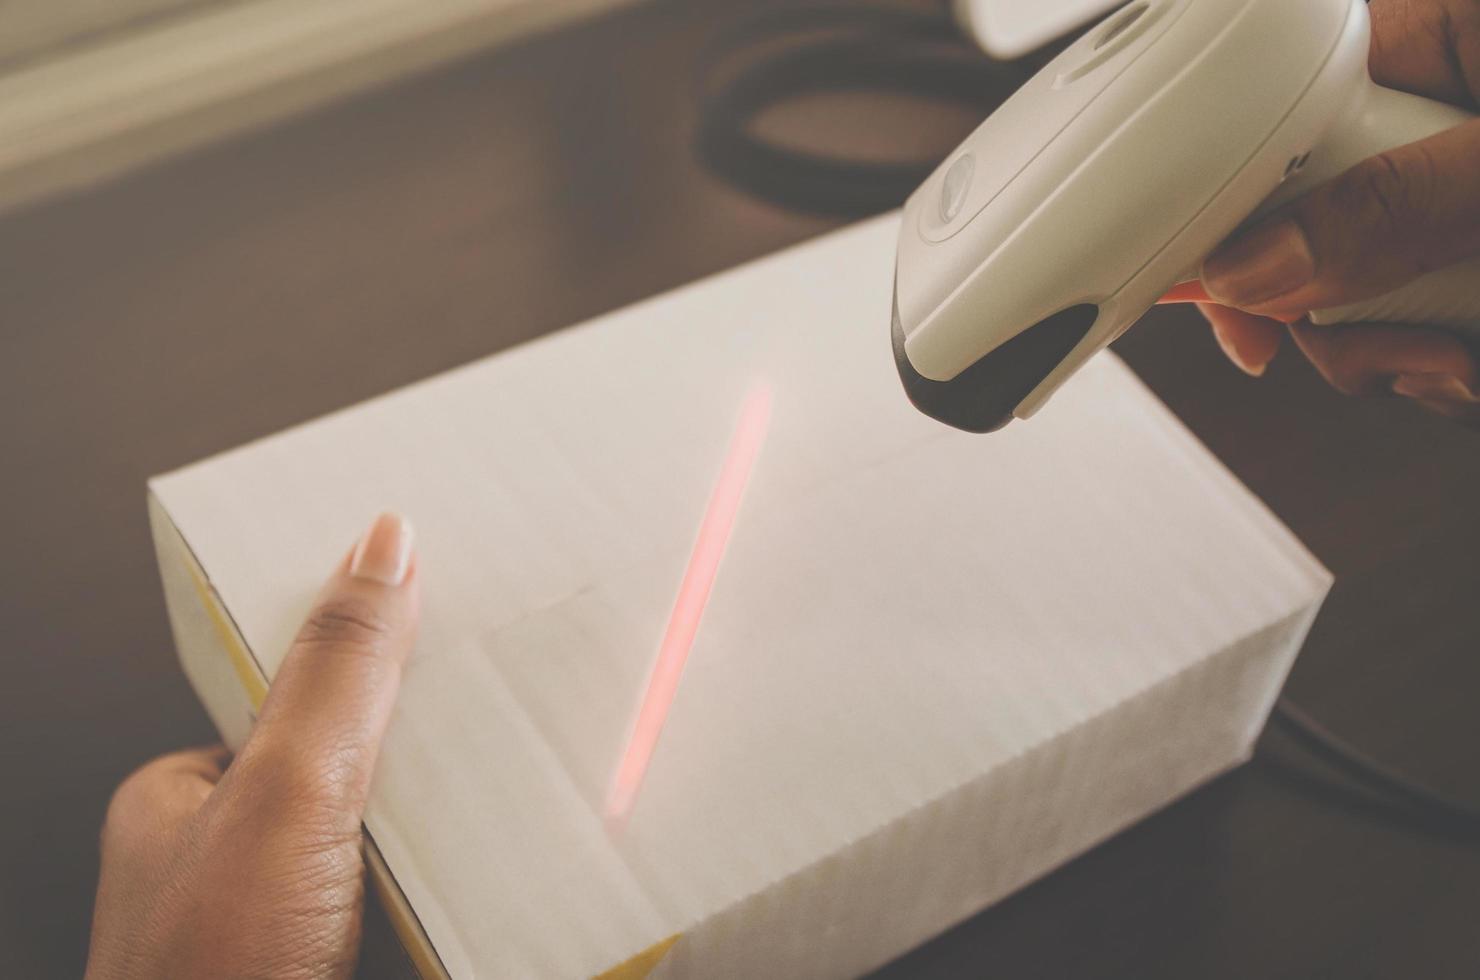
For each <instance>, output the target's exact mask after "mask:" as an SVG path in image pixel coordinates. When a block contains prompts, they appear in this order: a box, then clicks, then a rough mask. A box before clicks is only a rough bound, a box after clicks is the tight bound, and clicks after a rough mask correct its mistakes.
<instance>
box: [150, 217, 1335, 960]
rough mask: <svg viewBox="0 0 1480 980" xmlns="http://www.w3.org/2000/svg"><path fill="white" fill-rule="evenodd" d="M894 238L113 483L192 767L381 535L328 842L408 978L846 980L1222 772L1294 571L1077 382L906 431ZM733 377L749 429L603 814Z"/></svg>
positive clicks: (1241, 506)
mask: <svg viewBox="0 0 1480 980" xmlns="http://www.w3.org/2000/svg"><path fill="white" fill-rule="evenodd" d="M896 220H897V219H896V218H894V217H885V218H880V219H877V220H874V221H870V222H866V223H864V224H861V225H858V226H855V227H852V228H849V229H847V230H844V231H841V232H838V233H836V234H833V235H829V236H827V237H825V238H821V239H818V240H816V241H814V242H811V243H809V244H806V245H803V246H800V247H798V248H794V249H791V250H789V251H786V252H783V253H780V254H778V255H775V256H772V257H769V258H766V259H763V260H761V261H759V262H755V263H752V264H750V265H748V266H745V267H743V268H740V269H737V270H734V271H732V272H729V273H726V274H724V275H721V276H717V277H715V278H711V279H708V280H704V281H702V282H699V283H696V284H694V285H691V286H689V287H686V288H684V289H680V290H677V291H676V292H673V293H671V294H668V295H665V296H661V297H658V298H656V299H653V300H649V301H647V302H644V303H641V304H639V305H637V306H634V307H632V308H629V309H626V310H622V311H620V312H617V313H613V314H611V315H609V316H605V317H602V318H599V319H598V320H596V321H594V322H592V323H589V324H586V325H584V326H582V327H578V328H575V329H571V330H567V331H564V332H562V333H559V334H557V335H554V336H551V337H549V338H546V339H543V340H540V341H538V342H536V343H532V344H528V345H525V346H523V347H520V348H518V349H515V350H512V351H509V352H507V353H504V354H500V355H498V356H496V357H492V358H489V359H487V360H484V361H480V362H478V363H475V364H471V365H468V366H466V367H464V368H461V369H459V370H456V371H453V372H450V373H448V374H446V375H443V376H441V377H438V378H434V379H432V380H430V381H427V382H423V383H420V384H417V385H413V386H411V387H409V388H406V389H404V390H401V391H397V392H394V393H392V394H389V395H386V396H384V397H382V398H378V399H376V400H374V401H371V402H368V403H366V404H363V405H360V406H357V407H355V408H352V409H349V410H346V411H343V412H339V413H336V414H334V415H331V416H328V417H326V418H323V419H320V420H318V421H316V422H313V423H310V424H308V425H305V426H301V427H298V428H296V429H292V430H290V431H288V432H285V433H282V434H280V435H277V436H274V437H272V438H269V439H265V440H262V441H260V442H257V443H253V444H251V445H249V446H246V447H243V448H241V449H237V450H235V451H232V452H229V453H226V454H224V455H221V456H218V457H216V458H214V459H211V460H208V461H206V462H203V463H199V464H197V465H194V466H191V467H189V468H187V469H184V470H181V471H179V472H177V473H173V474H171V475H168V476H164V477H160V478H158V479H156V480H155V481H153V482H152V483H151V490H152V495H151V509H152V514H153V517H154V523H155V529H156V540H157V544H158V550H159V557H160V564H161V568H162V573H163V578H164V582H165V588H166V594H167V598H168V602H169V608H170V614H171V617H172V619H173V622H174V627H175V634H176V640H177V642H178V644H179V648H180V655H181V659H182V661H183V662H184V666H185V670H186V672H187V674H189V676H190V679H191V681H192V683H193V684H194V685H195V687H196V690H197V691H198V692H199V694H200V696H201V698H202V700H203V701H204V702H205V704H206V706H207V708H208V710H209V711H210V713H211V715H212V717H213V719H214V720H215V721H216V723H217V725H218V726H219V727H220V729H221V731H222V733H223V735H224V737H225V738H226V739H227V741H228V742H230V743H231V744H234V745H235V744H239V743H240V742H241V740H242V739H243V738H244V737H245V735H246V733H247V730H248V728H249V725H250V712H251V705H252V701H253V699H254V698H258V697H260V694H261V690H262V680H261V677H262V676H263V675H265V676H267V677H271V676H272V674H273V672H274V670H275V669H276V668H277V665H278V662H279V660H280V659H281V656H282V654H283V652H284V651H285V650H286V648H287V646H288V643H289V640H290V639H291V637H292V635H293V632H294V631H295V629H296V627H297V626H298V624H299V623H300V622H301V620H302V618H303V616H304V614H305V612H306V611H307V607H308V603H309V600H310V597H311V596H312V595H313V594H314V592H315V591H316V589H317V587H318V585H319V584H320V582H321V580H322V578H323V577H324V576H325V575H326V574H327V573H328V571H329V569H330V568H331V567H332V566H333V565H334V563H335V561H336V560H337V559H338V558H339V557H340V556H341V555H342V554H343V552H344V550H345V549H346V548H347V547H348V545H349V544H350V543H351V542H352V541H353V540H354V537H355V535H356V533H357V532H358V531H359V530H360V528H361V526H362V525H363V524H365V523H366V522H367V521H368V520H369V518H370V517H371V516H372V515H373V514H374V513H375V512H376V511H377V510H378V509H381V508H385V507H392V508H395V509H398V510H400V511H403V512H404V513H406V514H407V515H409V516H410V517H411V518H412V520H413V522H414V523H415V524H416V526H417V530H418V542H419V554H420V559H419V560H420V569H421V571H420V573H419V574H420V576H421V578H422V581H423V587H424V590H425V603H424V609H425V612H424V626H423V631H422V634H421V642H420V644H419V647H418V650H417V653H416V655H415V657H414V658H413V661H412V663H411V665H410V667H409V668H408V670H407V672H406V677H405V685H404V688H403V692H402V695H401V700H400V702H399V705H398V707H397V709H396V714H395V717H394V719H393V721H392V724H391V730H390V732H389V735H388V737H387V742H386V746H385V749H384V752H383V754H382V756H381V763H380V767H379V769H378V771H377V775H376V783H375V786H374V789H373V792H372V798H371V803H370V808H369V811H368V813H367V815H366V818H365V824H366V827H367V829H368V831H369V833H370V835H371V836H372V837H373V840H374V843H375V845H376V847H377V848H378V852H379V855H380V856H383V865H382V864H380V863H379V862H377V867H378V870H379V874H380V875H381V877H382V878H383V879H384V880H385V884H387V885H388V887H389V891H390V893H391V895H392V897H393V898H394V899H395V900H396V901H397V902H398V903H399V908H400V911H401V919H402V920H403V921H402V922H401V926H402V927H403V929H404V930H405V931H404V933H403V935H404V936H405V937H406V938H407V939H408V942H410V943H411V945H412V946H413V952H414V954H415V955H418V956H419V957H420V960H419V962H420V964H421V966H422V969H423V970H424V971H427V972H430V973H435V972H438V971H440V970H444V969H445V971H446V973H448V974H450V975H451V976H453V977H456V978H460V980H461V978H471V977H587V976H592V975H595V974H601V973H603V972H604V971H612V972H611V973H610V974H609V975H610V976H614V977H615V976H621V977H638V976H646V975H649V972H648V971H651V973H650V975H651V976H653V977H655V978H656V977H664V978H674V977H704V978H722V977H736V978H742V977H743V978H751V977H770V978H784V977H809V978H810V977H843V976H850V975H855V974H858V973H860V972H862V971H865V970H867V969H870V968H872V967H875V966H878V965H880V964H882V963H884V962H886V961H888V960H890V959H891V958H893V957H896V956H898V955H899V954H901V953H903V952H905V951H906V950H908V949H910V948H911V947H913V946H915V945H917V944H919V943H921V942H923V941H925V940H926V939H928V938H930V937H931V936H934V935H935V934H937V933H939V932H941V931H942V930H943V929H945V928H947V927H948V926H950V925H952V924H953V923H956V922H958V921H960V920H961V919H963V918H965V917H967V916H970V915H971V914H973V913H974V912H976V911H978V910H980V909H981V908H983V907H985V906H987V905H989V904H991V903H992V902H995V901H997V900H998V899H1000V898H1002V897H1003V896H1005V895H1007V894H1008V893H1010V892H1012V891H1014V890H1015V889H1017V888H1020V887H1022V886H1023V885H1024V884H1026V883H1027V882H1029V881H1032V880H1033V879H1035V878H1037V877H1039V876H1041V875H1043V874H1045V873H1047V872H1048V871H1050V870H1052V869H1053V868H1054V867H1056V866H1058V865H1059V864H1061V863H1063V862H1064V861H1066V860H1068V859H1069V858H1071V857H1073V856H1075V855H1076V854H1079V853H1081V852H1083V851H1084V850H1086V849H1087V848H1089V847H1092V846H1093V845H1094V844H1096V843H1097V842H1099V841H1101V840H1104V839H1105V838H1106V837H1108V836H1109V835H1111V834H1114V833H1116V832H1117V831H1119V830H1120V829H1122V828H1123V827H1125V826H1126V825H1128V824H1130V823H1132V822H1133V821H1135V820H1138V819H1140V818H1141V817H1144V816H1145V815H1146V814H1148V813H1150V812H1152V811H1153V810H1155V809H1157V808H1159V807H1161V806H1164V805H1165V804H1166V803H1168V802H1169V801H1171V800H1173V799H1175V798H1176V797H1178V796H1180V795H1182V794H1183V793H1186V792H1187V791H1188V790H1190V789H1191V788H1193V787H1195V786H1197V785H1199V784H1200V783H1202V782H1204V781H1206V780H1208V779H1210V778H1212V777H1214V776H1216V775H1217V774H1219V773H1221V772H1224V771H1225V770H1227V769H1229V768H1230V767H1233V766H1236V765H1238V764H1239V763H1240V762H1242V761H1243V760H1245V759H1246V758H1247V757H1248V755H1249V752H1250V750H1251V747H1252V744H1253V741H1254V738H1255V736H1256V735H1257V733H1258V732H1259V730H1260V728H1261V727H1262V725H1263V724H1264V721H1265V718H1266V715H1267V714H1268V711H1269V709H1270V706H1271V704H1272V702H1273V699H1274V697H1275V695H1276V692H1277V691H1278V689H1279V687H1280V685H1281V683H1282V682H1283V680H1284V677H1285V674H1286V672H1287V671H1288V669H1289V667H1290V664H1291V661H1292V659H1293V658H1294V656H1295V653H1296V650H1297V648H1298V647H1299V645H1300V643H1301V641H1302V639H1303V638H1304V636H1305V633H1306V630H1307V628H1308V627H1309V625H1310V623H1311V620H1312V618H1313V617H1314V616H1315V613H1316V610H1317V609H1318V608H1319V606H1320V603H1321V600H1322V598H1323V597H1324V595H1325V593H1326V590H1327V588H1328V587H1329V585H1330V576H1329V575H1328V574H1327V572H1326V571H1325V570H1324V569H1323V568H1322V567H1321V566H1320V565H1319V564H1318V563H1317V562H1316V561H1315V560H1314V559H1313V558H1312V557H1311V556H1310V555H1309V554H1308V553H1307V552H1306V551H1305V549H1304V548H1302V547H1301V545H1300V543H1299V542H1298V541H1296V539H1295V538H1294V537H1293V536H1292V535H1291V534H1290V533H1289V532H1288V531H1287V530H1286V529H1285V528H1284V527H1283V526H1282V525H1281V524H1280V523H1279V522H1278V521H1277V520H1276V519H1275V518H1274V517H1273V516H1271V515H1270V514H1269V512H1268V511H1267V510H1266V509H1265V508H1264V507H1263V506H1262V505H1261V504H1260V503H1259V501H1258V500H1256V499H1255V498H1254V497H1253V496H1252V495H1250V494H1249V492H1248V491H1247V490H1245V489H1244V487H1242V486H1241V485H1240V484H1239V483H1238V482H1237V481H1236V480H1235V479H1234V478H1233V477H1232V476H1231V475H1230V474H1229V473H1228V472H1227V471H1226V470H1224V469H1223V468H1222V467H1221V466H1220V465H1219V464H1218V462H1217V461H1216V460H1215V459H1214V458H1213V457H1212V456H1211V455H1210V454H1209V453H1208V452H1207V451H1206V450H1205V449H1204V448H1203V447H1202V446H1201V445H1200V444H1199V443H1198V442H1197V441H1196V440H1195V439H1194V438H1193V437H1192V436H1191V435H1190V434H1189V433H1188V432H1187V431H1186V430H1185V429H1184V428H1183V427H1182V426H1181V425H1180V424H1179V423H1178V422H1177V420H1176V419H1175V418H1174V417H1173V416H1172V415H1171V414H1170V413H1169V412H1168V411H1167V410H1166V409H1165V408H1164V407H1163V406H1162V405H1161V404H1160V403H1159V402H1158V401H1157V400H1156V399H1155V398H1154V397H1153V396H1152V395H1151V394H1150V393H1149V392H1148V391H1147V390H1146V389H1145V388H1144V387H1143V386H1142V385H1141V384H1140V382H1139V381H1137V379H1136V378H1135V377H1134V376H1133V375H1132V374H1131V373H1130V371H1129V370H1127V369H1126V368H1125V366H1124V365H1123V364H1121V362H1120V361H1119V360H1117V359H1116V358H1115V357H1114V356H1112V355H1108V354H1107V355H1104V356H1101V357H1099V358H1097V359H1096V360H1095V361H1094V362H1093V363H1092V364H1091V365H1090V366H1089V367H1088V368H1086V369H1085V370H1084V371H1083V372H1082V373H1081V374H1080V375H1079V376H1078V377H1077V378H1076V379H1075V380H1074V381H1073V382H1072V383H1071V384H1070V385H1068V386H1067V387H1066V388H1065V389H1064V390H1063V391H1062V392H1061V393H1060V394H1059V395H1058V396H1057V397H1056V398H1055V399H1054V401H1053V402H1052V403H1051V404H1050V405H1049V406H1048V407H1047V408H1046V409H1045V410H1044V411H1043V412H1042V414H1041V415H1039V416H1038V417H1036V418H1034V419H1033V420H1031V421H1029V422H1019V423H1014V424H1013V425H1011V426H1009V427H1008V428H1007V429H1006V430H1005V431H1003V432H1001V433H998V434H994V435H990V436H970V435H965V434H962V433H958V432H954V431H951V430H948V429H946V428H943V427H941V426H940V425H938V424H936V423H934V422H932V421H930V420H929V419H926V418H924V417H922V416H920V415H917V414H916V413H915V412H914V410H913V409H912V408H911V407H910V406H909V404H908V403H907V401H906V400H905V398H904V395H903V394H902V393H901V391H900V389H899V385H898V382H897V380H896V378H895V375H894V368H893V364H892V360H891V352H890V345H889V341H888V323H889V304H890V282H891V274H892V262H893V251H894V237H895V231H896ZM757 382H763V383H765V384H768V385H769V387H770V390H771V391H772V393H773V397H774V404H773V416H772V422H771V427H770V432H769V436H768V439H767V442H766V444H765V446H764V448H763V450H762V451H761V454H760V456H759V460H758V462H757V465H756V468H755V470H754V474H753V476H752V479H751V482H750V486H749V489H748V491H747V494H746V497H745V499H744V502H743V505H742V509H741V512H740V515H739V520H738V523H737V525H736V529H735V534H734V537H733V539H732V541H731V543H730V548H729V551H728V553H727V555H726V557H725V559H724V563H723V566H722V567H721V569H720V572H719V576H718V580H717V581H716V583H715V586H714V591H713V594H712V597H711V600H710V604H709V608H708V610H707V612H706V613H705V617H704V620H703V623H702V626H701V628H700V631H699V634H698V640H697V642H696V643H695V646H694V649H693V652H692V656H691V658H690V660H689V664H688V668H687V671H686V673H685V675H684V677H683V682H682V685H681V687H680V689H679V692H678V696H677V699H676V701H675V702H674V705H673V710H672V713H671V715H670V716H669V719H668V722H667V726H666V728H665V729H664V732H663V736H662V739H661V741H660V742H659V744H658V748H657V752H656V754H655V756H654V757H653V760H652V765H651V768H650V769H649V771H648V773H647V778H646V780H645V782H644V784H643V786H642V789H641V793H640V794H639V796H638V798H637V803H636V807H635V810H634V811H633V813H632V815H631V818H630V819H629V821H628V822H627V824H626V826H625V828H624V829H621V830H620V831H613V830H612V829H611V828H610V827H609V826H607V824H606V823H605V822H604V821H603V819H602V807H603V801H604V798H605V796H606V791H607V789H608V787H609V785H610V781H611V778H612V775H613V772H614V769H615V767H616V764H617V761H618V759H619V757H620V755H621V753H622V750H623V746H624V743H625V740H626V736H627V732H628V728H629V726H630V723H631V720H632V717H633V714H634V711H635V709H636V706H637V704H638V702H639V700H640V698H641V696H642V692H643V689H644V686H645V681H646V677H647V673H648V671H649V670H650V668H651V664H652V661H653V658H654V655H655V652H656V649H657V645H658V642H659V639H660V638H661V636H662V634H663V631H664V627H665V623H666V621H667V618H668V615H669V611H670V606H671V605H672V602H673V598H674V594H675V592H676V590H677V588H678V583H679V579H680V576H681V575H682V573H683V570H684V567H685V564H686V561H687V558H688V552H689V549H690V547H691V544H692V542H693V539H694V535H695V531H696V527H697V524H698V522H699V520H700V517H701V515H702V514H703V512H704V508H705V504H706V502H707V498H708V496H709V493H710V490H711V484H712V482H713V480H714V478H715V474H716V472H717V471H718V468H719V466H720V463H721V459H722V457H723V455H724V452H725V448H726V444H727V442H728V440H729V436H730V432H731V429H732V427H733V425H734V422H735V415H736V411H737V409H738V406H739V405H740V404H741V402H742V400H743V398H744V396H745V393H746V391H747V390H750V389H751V387H752V386H753V385H755V384H756V383H757ZM401 896H404V902H402V900H401ZM405 903H409V909H408V908H407V906H406V904H405ZM413 910H414V914H408V913H411V912H412V911H413ZM428 943H429V947H430V948H428V946H427V944H428ZM433 949H434V951H435V952H434V953H433V952H432V950H433Z"/></svg>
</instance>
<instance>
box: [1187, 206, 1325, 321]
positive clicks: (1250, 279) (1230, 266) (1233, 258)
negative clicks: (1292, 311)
mask: <svg viewBox="0 0 1480 980" xmlns="http://www.w3.org/2000/svg"><path fill="white" fill-rule="evenodd" d="M1315 274H1316V262H1315V258H1314V257H1313V256H1312V255H1311V254H1310V243H1309V242H1308V241H1306V239H1305V232H1303V231H1301V230H1300V226H1299V225H1298V224H1296V223H1295V222H1293V221H1290V220H1289V219H1286V220H1284V221H1277V222H1275V223H1274V224H1270V225H1263V226H1261V227H1258V228H1255V229H1254V230H1253V231H1250V232H1247V233H1245V234H1243V235H1241V236H1239V237H1238V238H1236V239H1234V240H1233V241H1232V242H1230V243H1228V244H1227V245H1225V246H1223V247H1222V248H1221V249H1219V250H1218V251H1217V252H1215V253H1213V254H1212V255H1211V256H1209V257H1208V260H1207V262H1205V263H1203V273H1202V279H1203V286H1204V287H1206V288H1207V291H1208V295H1210V296H1212V297H1213V299H1215V300H1217V301H1218V302H1220V303H1222V304H1224V305H1225V306H1237V307H1242V308H1248V307H1250V306H1257V305H1259V304H1262V303H1267V302H1269V301H1270V300H1273V299H1278V298H1279V297H1281V296H1284V295H1285V294H1286V293H1289V292H1292V291H1294V290H1296V289H1299V288H1300V287H1301V286H1304V285H1305V284H1306V283H1308V282H1310V281H1311V279H1313V278H1315Z"/></svg>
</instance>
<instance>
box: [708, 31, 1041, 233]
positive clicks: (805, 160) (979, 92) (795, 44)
mask: <svg viewBox="0 0 1480 980" xmlns="http://www.w3.org/2000/svg"><path fill="white" fill-rule="evenodd" d="M809 34H815V35H817V36H815V37H811V38H807V35H809ZM777 42H785V43H786V44H787V46H785V47H783V48H782V49H781V50H769V51H768V50H766V49H767V47H768V46H773V45H775V44H776V43H777ZM737 63H738V65H739V67H734V66H735V65H736V64H737ZM727 68H728V69H730V71H729V74H728V77H727V78H725V79H724V80H723V81H720V80H719V77H720V76H721V75H724V74H725V70H726V69H727ZM1024 77H1025V73H1024V72H1023V70H1022V69H1020V68H1014V67H1013V66H1009V65H1003V64H1000V63H996V62H993V61H991V60H989V59H988V58H986V57H985V56H984V55H982V54H980V53H979V52H978V51H976V49H975V48H973V47H972V46H970V45H969V44H967V43H966V42H964V41H962V40H961V39H960V37H959V36H958V33H957V31H956V28H955V26H954V24H953V23H952V22H951V20H950V19H949V17H948V16H946V15H945V14H944V13H943V12H942V13H938V14H930V13H921V12H911V11H903V10H892V9H889V8H873V7H865V8H856V7H836V6H825V7H817V8H803V9H801V10H796V11H786V12H783V13H780V14H774V15H772V16H769V17H760V18H755V19H753V20H751V21H747V22H745V23H742V24H741V25H739V26H738V27H737V28H734V29H732V30H731V31H729V32H727V33H725V34H723V35H721V36H720V37H719V38H718V39H716V41H715V42H714V43H712V44H711V45H710V46H709V47H708V48H707V49H706V52H705V54H704V55H703V57H702V63H701V79H700V92H701V100H700V109H699V127H698V137H697V149H698V153H699V157H700V160H701V161H702V162H703V163H704V165H705V166H706V167H707V168H709V169H710V170H711V171H712V172H714V173H716V174H717V175H718V176H720V177H721V178H722V179H725V180H727V181H728V182H730V183H731V184H734V185H736V186H738V187H740V188H741V189H742V190H745V191H747V192H749V193H751V194H754V195H756V196H758V197H761V198H763V199H766V200H769V201H772V202H774V203H776V204H779V205H782V206H784V207H788V208H793V209H796V210H802V211H808V212H812V213H820V214H829V215H841V216H858V215H864V214H873V213H877V212H879V211H883V210H887V209H888V208H892V207H897V206H898V205H899V204H901V203H903V201H904V199H905V197H907V196H908V195H909V193H910V191H912V190H913V189H914V188H915V187H916V186H918V184H919V183H920V182H921V181H922V180H924V179H925V177H926V176H928V175H929V173H930V171H931V170H933V169H934V168H935V166H936V164H937V163H938V162H939V161H938V159H934V158H932V159H918V160H905V161H878V162H874V161H865V160H859V159H856V158H851V157H847V156H843V155H834V154H829V153H826V152H824V151H817V150H812V149H804V148H799V147H794V146H787V145H783V144H780V143H777V142H774V141H770V140H767V139H764V138H762V137H761V136H759V135H757V134H756V132H755V129H754V126H753V123H754V121H755V120H756V118H757V117H758V116H759V115H760V114H761V113H763V112H765V111H766V110H768V109H771V108H773V107H775V106H778V105H781V104H784V103H786V102H789V101H792V100H794V99H797V98H800V97H803V96H808V95H816V94H833V93H841V92H861V91H870V92H884V93H891V94H897V95H904V96H908V97H913V98H920V99H927V100H937V101H943V102H951V103H955V104H958V105H963V106H966V107H968V108H971V109H973V110H974V111H976V112H978V113H979V114H980V115H982V116H983V117H985V116H986V115H987V114H988V113H990V111H991V110H992V109H993V108H995V107H996V106H997V105H999V104H1000V103H1001V102H1002V101H1003V100H1004V98H1005V97H1006V95H1007V94H1008V93H1010V92H1011V91H1013V90H1014V89H1015V88H1016V87H1017V86H1018V85H1019V84H1021V82H1022V81H1023V80H1024Z"/></svg>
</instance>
